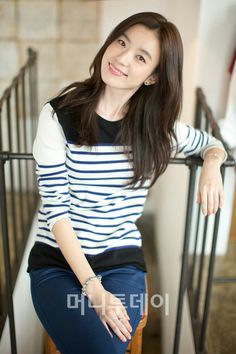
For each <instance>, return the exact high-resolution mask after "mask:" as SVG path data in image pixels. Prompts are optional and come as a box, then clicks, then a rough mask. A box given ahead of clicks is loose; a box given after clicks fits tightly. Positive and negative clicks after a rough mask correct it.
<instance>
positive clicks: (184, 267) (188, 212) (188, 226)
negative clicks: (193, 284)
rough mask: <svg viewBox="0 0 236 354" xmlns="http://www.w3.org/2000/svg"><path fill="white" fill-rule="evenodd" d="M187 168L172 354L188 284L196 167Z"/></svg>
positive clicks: (177, 351)
mask: <svg viewBox="0 0 236 354" xmlns="http://www.w3.org/2000/svg"><path fill="white" fill-rule="evenodd" d="M189 168H190V178H189V187H188V199H187V210H186V222H185V232H184V243H183V252H182V266H181V274H180V281H179V295H178V307H177V315H176V327H175V338H174V347H173V354H178V353H179V343H180V335H181V323H182V315H183V301H184V293H185V290H186V288H187V284H188V279H187V276H188V254H189V252H188V251H189V241H190V231H191V223H192V214H193V198H194V192H195V181H196V170H197V166H196V165H191V166H189Z"/></svg>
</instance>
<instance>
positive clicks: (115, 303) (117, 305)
mask: <svg viewBox="0 0 236 354" xmlns="http://www.w3.org/2000/svg"><path fill="white" fill-rule="evenodd" d="M88 298H89V299H90V301H91V303H92V305H94V309H95V311H96V313H97V315H98V316H99V318H100V320H101V321H102V323H103V325H104V326H105V328H106V329H107V330H108V332H109V334H110V336H111V337H113V335H112V333H111V331H110V329H109V327H108V325H109V326H110V327H111V329H112V330H113V332H114V333H115V334H116V335H117V336H118V337H119V338H120V339H121V340H122V341H123V342H126V341H127V339H131V336H130V332H132V327H131V325H130V323H129V319H130V318H129V316H128V314H127V312H126V309H125V307H124V306H123V304H122V302H121V300H120V299H119V298H118V297H116V296H115V295H113V294H112V293H110V292H109V291H107V290H106V289H104V288H103V287H101V289H99V291H96V292H92V293H91V292H89V293H88ZM119 318H122V319H119Z"/></svg>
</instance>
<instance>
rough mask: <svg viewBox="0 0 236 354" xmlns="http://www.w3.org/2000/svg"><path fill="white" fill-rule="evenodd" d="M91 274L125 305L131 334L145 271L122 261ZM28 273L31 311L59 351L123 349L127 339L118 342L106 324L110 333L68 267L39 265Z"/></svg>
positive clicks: (141, 304)
mask: <svg viewBox="0 0 236 354" xmlns="http://www.w3.org/2000/svg"><path fill="white" fill-rule="evenodd" d="M95 274H101V275H102V284H103V287H104V288H105V289H106V290H108V291H110V292H111V293H112V294H114V295H115V296H116V297H118V298H119V299H120V301H121V302H122V304H123V306H124V307H125V308H126V311H127V313H128V315H129V317H130V320H129V322H130V324H131V326H132V332H131V336H132V335H133V334H134V332H135V330H136V328H137V326H138V324H139V321H140V319H141V316H142V313H143V311H144V308H145V272H143V271H141V270H139V269H138V268H137V267H135V266H134V265H125V266H122V267H119V268H113V269H107V270H105V271H101V272H97V271H95ZM29 275H30V279H31V295H32V300H33V305H34V308H35V311H36V313H37V315H38V318H39V320H40V321H41V323H42V325H43V327H44V328H45V329H46V331H47V332H48V334H49V335H50V337H51V338H52V339H53V341H54V343H55V344H56V346H57V349H58V350H59V351H60V352H61V354H124V353H125V350H126V348H127V346H128V344H129V340H128V339H127V342H122V341H121V339H120V338H119V337H118V336H117V335H116V334H115V333H114V332H113V331H112V329H111V328H110V327H109V328H110V331H111V332H112V334H113V338H112V337H111V336H110V334H109V333H108V331H107V329H106V328H105V326H104V325H103V323H102V322H101V320H100V318H99V317H98V315H97V313H96V311H95V309H94V308H93V307H92V304H91V302H90V301H89V300H88V298H87V297H86V296H83V295H82V293H81V284H80V282H79V280H78V279H77V278H76V276H75V274H74V273H73V272H72V271H71V270H67V269H62V268H56V267H55V268H42V269H37V270H33V271H31V272H30V273H29ZM108 326H109V325H108Z"/></svg>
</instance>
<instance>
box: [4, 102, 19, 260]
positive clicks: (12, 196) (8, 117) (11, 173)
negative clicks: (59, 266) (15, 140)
mask: <svg viewBox="0 0 236 354" xmlns="http://www.w3.org/2000/svg"><path fill="white" fill-rule="evenodd" d="M10 99H11V96H9V97H8V98H7V102H6V113H7V128H8V148H9V150H12V134H11V132H12V127H11V117H12V115H11V106H10ZM9 167H10V189H11V209H12V219H13V240H14V248H15V256H16V260H17V259H18V254H19V252H18V251H19V249H18V244H17V229H16V219H17V217H16V199H15V193H14V168H13V160H11V161H10V166H9Z"/></svg>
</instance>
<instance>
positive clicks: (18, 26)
mask: <svg viewBox="0 0 236 354" xmlns="http://www.w3.org/2000/svg"><path fill="white" fill-rule="evenodd" d="M98 28H99V1H93V0H76V1H71V0H40V1H37V0H1V1H0V95H1V94H2V92H3V90H4V88H6V86H7V85H9V84H10V82H11V80H12V78H13V77H14V76H15V75H16V74H17V72H18V70H19V68H20V66H22V65H23V64H24V63H25V61H26V59H27V48H28V47H29V46H31V47H32V48H34V49H35V50H37V51H38V54H39V58H38V82H39V108H40V107H41V106H42V104H43V103H44V102H45V101H46V100H47V99H48V98H49V97H51V96H52V95H54V94H55V93H56V92H57V91H58V90H60V89H61V88H62V87H64V86H65V85H67V84H69V83H71V82H73V81H79V80H83V79H85V78H87V77H88V76H89V71H88V69H89V65H90V64H91V62H92V60H93V58H94V56H95V54H96V53H97V50H98V49H99V47H98V43H99V30H98Z"/></svg>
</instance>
